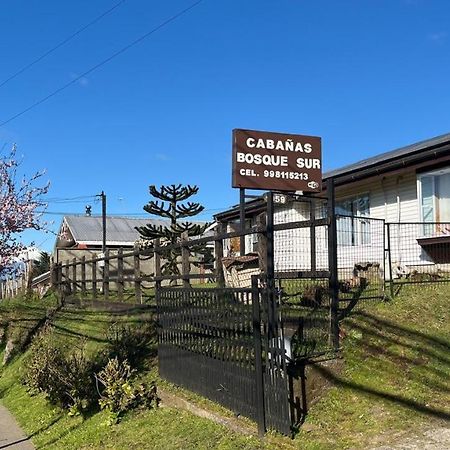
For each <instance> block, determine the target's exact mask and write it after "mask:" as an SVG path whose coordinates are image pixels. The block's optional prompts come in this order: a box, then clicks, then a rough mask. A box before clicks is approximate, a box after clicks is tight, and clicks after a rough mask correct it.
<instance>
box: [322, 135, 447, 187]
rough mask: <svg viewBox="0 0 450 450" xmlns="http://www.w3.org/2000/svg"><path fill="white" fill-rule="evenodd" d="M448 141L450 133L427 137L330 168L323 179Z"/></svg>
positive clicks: (414, 152) (382, 162) (375, 164)
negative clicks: (342, 165) (337, 167)
mask: <svg viewBox="0 0 450 450" xmlns="http://www.w3.org/2000/svg"><path fill="white" fill-rule="evenodd" d="M448 143H450V133H447V134H443V135H441V136H436V137H434V138H431V139H426V140H424V141H420V142H417V143H415V144H411V145H407V146H406V147H401V148H398V149H396V150H391V151H389V152H385V153H381V154H379V155H376V156H373V157H372V158H367V159H363V160H361V161H358V162H356V163H353V164H349V165H347V166H344V167H341V168H339V169H334V170H330V171H328V172H325V173H324V174H323V179H324V180H326V179H327V178H337V177H340V176H342V175H346V174H349V173H351V172H357V171H359V170H362V169H367V168H369V167H374V166H377V165H379V164H384V163H387V162H389V161H393V160H397V159H399V158H402V157H405V156H412V155H415V154H418V153H420V152H422V151H423V150H428V149H431V148H434V147H439V146H442V145H444V144H448Z"/></svg>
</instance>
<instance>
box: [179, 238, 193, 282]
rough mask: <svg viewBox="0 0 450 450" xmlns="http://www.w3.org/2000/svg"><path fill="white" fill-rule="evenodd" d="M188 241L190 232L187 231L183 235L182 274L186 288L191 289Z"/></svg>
mask: <svg viewBox="0 0 450 450" xmlns="http://www.w3.org/2000/svg"><path fill="white" fill-rule="evenodd" d="M188 240H189V235H188V232H187V231H185V232H184V233H182V234H181V273H182V279H183V287H184V288H189V287H191V285H190V283H189V277H188V275H189V271H190V264H189V247H188Z"/></svg>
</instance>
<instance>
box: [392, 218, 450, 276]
mask: <svg viewBox="0 0 450 450" xmlns="http://www.w3.org/2000/svg"><path fill="white" fill-rule="evenodd" d="M386 227H387V232H386V234H387V236H388V248H389V255H390V276H391V279H392V282H393V283H394V284H395V283H427V282H428V283H429V282H443V281H450V222H416V223H413V222H410V223H389V224H386Z"/></svg>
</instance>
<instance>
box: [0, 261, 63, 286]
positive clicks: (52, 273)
mask: <svg viewBox="0 0 450 450" xmlns="http://www.w3.org/2000/svg"><path fill="white" fill-rule="evenodd" d="M57 284H58V275H57V272H56V264H55V259H54V258H53V257H52V258H51V263H50V285H51V287H52V289H55V290H57V289H58V287H57ZM0 294H1V293H0Z"/></svg>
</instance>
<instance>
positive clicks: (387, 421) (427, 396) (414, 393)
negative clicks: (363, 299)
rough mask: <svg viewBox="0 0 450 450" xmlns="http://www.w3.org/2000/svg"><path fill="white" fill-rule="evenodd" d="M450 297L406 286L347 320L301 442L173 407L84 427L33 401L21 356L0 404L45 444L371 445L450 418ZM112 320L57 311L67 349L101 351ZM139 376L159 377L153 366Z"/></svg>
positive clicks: (445, 291) (447, 290) (4, 383)
mask: <svg viewBox="0 0 450 450" xmlns="http://www.w3.org/2000/svg"><path fill="white" fill-rule="evenodd" d="M449 297H450V287H449V286H439V287H433V286H430V287H417V288H416V287H412V286H407V287H404V288H403V290H402V292H401V294H400V296H399V297H397V298H396V299H395V300H394V301H393V302H390V303H386V304H382V305H374V306H372V307H367V308H365V310H364V312H360V313H358V314H356V315H354V316H353V317H352V318H348V319H346V320H345V321H344V324H343V327H344V332H345V333H346V338H345V339H346V342H345V344H346V345H345V350H344V358H345V361H346V368H345V370H344V372H343V373H342V374H341V375H339V376H338V377H336V376H334V375H332V374H330V373H326V372H324V375H326V376H328V377H330V378H331V379H333V381H334V382H335V383H336V385H337V387H335V388H332V389H331V391H330V392H329V393H328V394H327V395H326V396H325V397H324V398H323V399H322V400H321V401H320V402H318V403H316V404H315V405H314V406H313V407H312V408H311V410H310V414H309V416H308V419H307V421H306V424H305V425H306V426H305V427H304V429H303V430H302V431H301V432H300V433H299V434H298V435H297V436H296V438H295V439H294V440H290V439H287V438H283V437H280V436H277V435H274V434H269V436H268V437H267V438H266V439H265V441H264V442H261V441H259V440H258V439H257V438H255V437H246V436H243V435H238V434H236V433H233V432H231V431H229V430H227V429H226V428H224V427H222V426H220V425H217V424H215V423H212V422H210V421H208V420H206V419H201V418H198V417H195V416H193V415H191V414H189V413H185V412H180V411H176V410H174V409H171V408H159V409H158V410H154V411H143V412H137V413H133V414H130V415H128V416H127V417H126V418H125V420H124V421H123V422H122V423H120V424H119V425H117V426H114V427H111V428H110V427H107V426H106V425H104V421H105V417H104V416H103V414H101V413H99V414H95V415H93V416H92V417H90V418H88V419H86V420H84V421H82V419H80V418H69V417H68V416H67V415H65V414H63V413H61V412H60V411H59V410H58V409H57V408H53V407H51V406H49V405H48V404H47V403H46V401H45V399H43V398H42V397H40V396H36V397H32V398H30V397H29V395H28V394H27V393H26V391H25V389H24V388H23V386H21V385H20V383H19V382H18V374H20V371H21V370H22V368H23V367H22V361H23V357H20V358H18V359H16V360H15V361H14V362H13V363H12V364H11V365H10V366H8V367H7V368H6V369H5V370H3V372H2V374H1V378H0V399H1V401H2V402H3V403H4V404H5V405H6V406H7V407H8V408H9V409H10V410H11V411H12V412H13V413H14V414H15V415H16V417H17V418H18V420H19V422H20V423H21V424H22V425H23V426H24V428H25V429H26V431H27V432H28V433H30V434H33V435H34V436H33V441H34V442H35V444H36V445H37V446H38V448H65V449H66V448H67V449H79V448H86V449H87V448H90V449H101V448H111V449H113V448H114V449H127V448H139V449H146V448H148V449H172V448H174V449H177V448H179V449H181V448H182V449H190V448H192V449H194V448H195V449H197V448H198V449H202V448H204V449H208V448H211V449H212V448H220V449H257V448H270V449H272V448H286V449H287V448H302V449H303V448H305V449H316V448H317V449H326V448H330V449H336V448H348V447H356V448H364V447H367V446H368V444H369V443H370V444H373V443H374V442H376V439H378V438H379V436H380V435H383V441H386V440H389V439H391V437H392V435H393V434H394V433H397V432H399V431H401V430H406V429H411V427H412V426H413V425H414V426H415V427H420V426H428V424H429V422H430V421H431V422H433V421H435V420H442V418H443V417H445V414H447V417H450V416H448V415H449V414H450V411H448V409H447V411H446V412H445V409H446V408H448V404H449V386H448V381H447V380H448V377H449V376H450V371H449V357H448V349H449V347H448V346H449V342H448V340H449V336H450V329H449V320H448V319H449V317H448V310H449V309H448V301H449ZM114 320H117V317H116V318H114V317H111V315H109V314H105V313H99V312H93V311H85V312H83V313H81V312H80V311H75V310H71V309H66V310H63V311H61V312H60V313H58V315H57V317H56V321H55V325H56V327H57V330H58V332H59V333H60V336H61V339H63V340H65V341H66V342H67V345H71V343H74V342H76V339H79V337H80V336H86V337H88V339H89V346H90V348H91V349H92V351H96V350H98V349H99V348H100V347H101V346H102V345H104V330H105V329H106V328H107V327H108V325H109V323H111V321H114ZM124 320H131V321H136V320H143V318H142V317H139V316H130V317H127V318H125V319H124ZM0 356H1V355H0ZM142 376H143V377H144V378H152V377H154V376H155V375H154V370H151V371H149V372H147V373H145V374H142ZM190 398H191V399H194V400H195V396H192V395H190ZM201 403H202V405H203V406H205V405H208V402H207V401H202V402H201Z"/></svg>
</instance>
